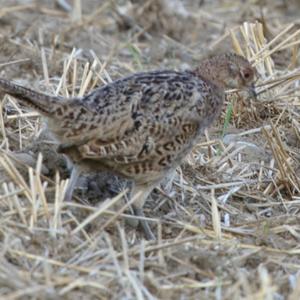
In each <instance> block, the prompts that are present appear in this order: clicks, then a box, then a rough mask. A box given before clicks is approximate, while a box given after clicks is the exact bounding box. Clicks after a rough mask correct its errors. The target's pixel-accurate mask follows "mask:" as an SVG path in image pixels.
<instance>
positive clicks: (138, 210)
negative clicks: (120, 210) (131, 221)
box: [131, 184, 156, 240]
mask: <svg viewBox="0 0 300 300" xmlns="http://www.w3.org/2000/svg"><path fill="white" fill-rule="evenodd" d="M153 188H154V185H152V184H151V185H147V186H145V185H134V186H133V187H132V190H131V198H133V197H134V196H135V195H136V194H137V193H140V192H141V191H142V195H141V196H140V197H139V198H138V199H137V200H136V201H135V202H134V204H133V205H132V208H133V211H134V214H135V215H136V216H137V217H142V218H144V217H145V215H144V212H143V206H144V203H145V201H146V199H147V198H148V196H149V195H150V193H151V192H152V190H153ZM138 224H140V225H141V227H142V229H143V231H144V234H145V237H146V239H147V240H155V239H156V238H155V235H154V234H153V232H152V230H151V228H150V226H149V223H148V222H147V221H146V220H139V222H138Z"/></svg>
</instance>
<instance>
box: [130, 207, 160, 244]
mask: <svg viewBox="0 0 300 300" xmlns="http://www.w3.org/2000/svg"><path fill="white" fill-rule="evenodd" d="M133 209H134V214H135V215H136V216H138V217H145V215H144V212H143V209H142V208H138V207H134V208H133ZM131 220H132V221H138V223H137V225H141V227H142V229H143V231H144V235H145V238H146V239H147V240H156V237H155V235H154V233H153V232H152V230H151V227H150V225H149V222H148V221H146V220H134V219H131Z"/></svg>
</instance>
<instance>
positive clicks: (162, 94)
mask: <svg viewBox="0 0 300 300" xmlns="http://www.w3.org/2000/svg"><path fill="white" fill-rule="evenodd" d="M254 75H255V71H254V69H253V68H252V67H251V65H250V64H249V62H248V61H247V60H246V59H244V58H243V57H241V56H238V55H236V54H232V53H227V54H223V55H219V56H216V57H213V58H211V59H208V60H205V61H202V62H201V63H200V65H199V66H198V67H197V68H196V69H194V70H192V71H183V72H176V71H169V70H166V71H152V72H145V73H137V74H133V75H131V76H129V77H126V78H122V79H119V80H116V81H114V82H112V83H110V84H108V85H106V86H103V87H100V88H98V89H95V90H93V91H92V92H91V93H89V94H88V95H86V96H84V97H81V98H71V99H65V98H61V97H56V96H48V95H45V94H41V93H37V92H35V91H31V90H29V89H27V88H24V87H21V86H18V85H16V84H15V83H12V82H10V81H7V80H4V79H0V88H1V89H2V90H4V91H5V92H6V93H8V94H10V95H12V96H14V97H16V98H17V99H18V100H20V101H21V102H23V103H25V104H27V105H29V106H31V107H32V108H33V109H35V110H37V111H39V112H40V113H41V114H42V115H44V117H45V118H46V121H47V123H48V127H49V129H50V130H51V132H52V133H53V134H54V136H55V138H56V139H57V141H58V142H59V143H60V147H59V150H60V151H61V152H63V153H65V154H66V155H67V156H68V157H69V158H70V159H71V161H72V162H73V164H74V166H75V168H74V170H75V171H74V172H73V175H72V180H71V183H70V187H69V190H68V193H67V198H71V196H72V191H73V188H74V184H75V182H76V178H77V176H78V175H79V173H80V171H81V170H85V169H86V170H98V171H109V172H111V173H114V174H117V175H120V176H122V177H126V178H129V179H131V180H133V182H134V183H135V187H134V188H133V191H132V195H134V194H135V193H136V192H137V191H140V190H143V191H144V193H143V197H140V199H138V201H137V202H136V203H135V206H134V208H135V211H136V213H137V214H138V215H142V207H143V204H144V201H145V199H146V198H147V196H148V195H149V193H150V192H151V191H152V189H153V188H154V187H155V186H156V185H157V184H158V183H159V182H160V181H161V180H162V179H163V178H164V177H165V176H166V175H167V174H168V173H169V172H171V171H172V170H174V169H175V168H176V166H178V165H179V164H180V163H181V161H182V160H183V158H184V157H185V156H186V155H187V154H188V153H189V151H191V149H192V147H193V145H194V144H195V143H196V142H197V138H198V137H199V135H200V134H201V132H202V131H203V130H204V129H205V128H207V127H208V126H209V125H210V124H211V123H212V122H213V121H214V120H215V119H216V118H217V116H218V115H219V114H220V111H221V109H222V104H223V101H224V90H225V89H226V88H240V89H244V88H246V89H250V90H251V89H252V84H253V80H254ZM142 225H143V227H144V230H145V232H146V236H147V238H153V235H152V233H151V231H150V229H149V227H148V224H147V223H146V222H142Z"/></svg>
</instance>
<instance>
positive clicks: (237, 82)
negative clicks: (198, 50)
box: [196, 53, 256, 97]
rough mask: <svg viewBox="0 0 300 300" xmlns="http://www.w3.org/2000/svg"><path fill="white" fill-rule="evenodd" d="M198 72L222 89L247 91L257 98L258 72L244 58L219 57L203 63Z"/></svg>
mask: <svg viewBox="0 0 300 300" xmlns="http://www.w3.org/2000/svg"><path fill="white" fill-rule="evenodd" d="M196 71H197V73H199V75H200V76H201V77H204V78H205V79H207V80H209V81H211V82H212V83H214V84H215V85H216V86H218V87H219V88H221V89H240V90H245V89H246V90H248V92H249V93H250V95H251V96H254V97H255V88H254V81H255V78H256V70H255V69H254V67H252V66H251V64H250V62H249V61H248V60H247V59H246V58H244V57H243V56H240V55H238V54H235V53H225V54H221V55H217V56H214V57H212V58H210V59H206V60H204V61H202V62H201V63H200V66H199V67H198V68H197V70H196Z"/></svg>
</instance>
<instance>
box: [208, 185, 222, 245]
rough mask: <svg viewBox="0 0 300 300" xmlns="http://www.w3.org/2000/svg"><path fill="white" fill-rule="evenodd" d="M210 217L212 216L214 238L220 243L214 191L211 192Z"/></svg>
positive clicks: (220, 235) (219, 223)
mask: <svg viewBox="0 0 300 300" xmlns="http://www.w3.org/2000/svg"><path fill="white" fill-rule="evenodd" d="M211 215H212V223H213V229H214V232H215V234H216V238H217V240H218V241H221V239H222V230H221V222H220V214H219V210H218V204H217V199H216V198H215V190H214V189H212V190H211Z"/></svg>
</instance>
